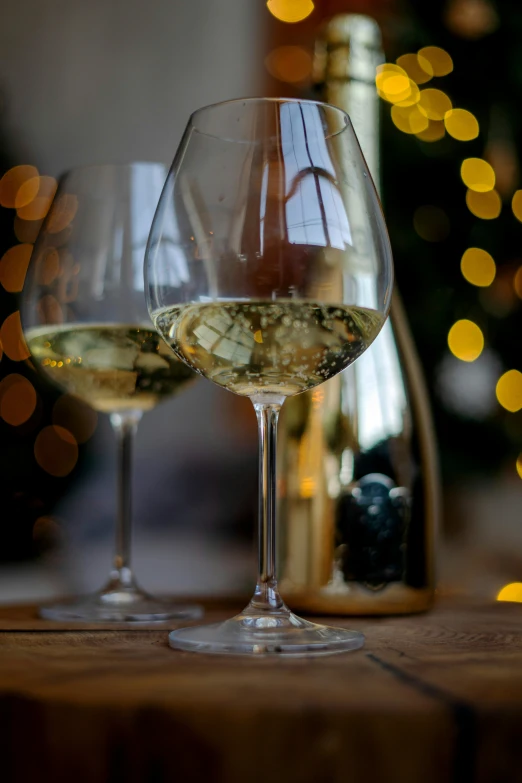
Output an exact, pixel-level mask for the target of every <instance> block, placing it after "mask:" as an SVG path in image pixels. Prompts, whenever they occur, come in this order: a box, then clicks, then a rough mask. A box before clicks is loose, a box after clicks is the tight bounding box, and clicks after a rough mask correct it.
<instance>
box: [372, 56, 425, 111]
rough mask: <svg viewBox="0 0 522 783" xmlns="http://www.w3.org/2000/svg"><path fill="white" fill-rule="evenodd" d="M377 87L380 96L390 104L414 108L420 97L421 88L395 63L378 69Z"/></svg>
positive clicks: (386, 64)
mask: <svg viewBox="0 0 522 783" xmlns="http://www.w3.org/2000/svg"><path fill="white" fill-rule="evenodd" d="M375 85H376V87H377V93H378V94H379V96H380V97H381V98H382V99H383V100H385V101H388V103H394V104H399V105H401V106H413V105H414V104H415V103H417V102H418V100H419V97H420V92H419V88H418V87H417V85H416V84H415V82H414V81H412V80H411V79H410V78H409V76H408V74H407V73H406V71H405V70H404V69H403V68H401V67H400V66H398V65H394V64H393V63H384V64H383V65H378V66H377V68H376V75H375Z"/></svg>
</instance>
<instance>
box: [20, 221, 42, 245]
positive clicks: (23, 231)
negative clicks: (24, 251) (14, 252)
mask: <svg viewBox="0 0 522 783" xmlns="http://www.w3.org/2000/svg"><path fill="white" fill-rule="evenodd" d="M42 223H43V220H23V219H22V218H20V217H18V215H17V216H16V217H15V219H14V224H13V227H14V232H15V237H16V238H17V239H18V241H19V242H24V243H25V244H30V245H34V243H35V242H36V239H37V237H38V233H39V231H40V228H41V227H42Z"/></svg>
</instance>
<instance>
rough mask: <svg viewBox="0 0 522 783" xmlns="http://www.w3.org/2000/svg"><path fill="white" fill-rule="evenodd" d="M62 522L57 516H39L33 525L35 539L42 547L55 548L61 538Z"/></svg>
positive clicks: (40, 547)
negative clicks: (60, 522)
mask: <svg viewBox="0 0 522 783" xmlns="http://www.w3.org/2000/svg"><path fill="white" fill-rule="evenodd" d="M60 533H61V529H60V524H59V522H58V520H57V519H56V518H55V517H51V516H49V515H47V514H46V515H44V516H42V517H38V519H37V520H36V522H35V523H34V525H33V541H34V543H35V544H36V545H37V546H38V548H39V549H40V550H41V549H53V548H54V547H55V546H56V542H57V540H58V539H59V538H60Z"/></svg>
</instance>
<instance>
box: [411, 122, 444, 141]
mask: <svg viewBox="0 0 522 783" xmlns="http://www.w3.org/2000/svg"><path fill="white" fill-rule="evenodd" d="M445 133H446V130H445V128H444V123H443V122H442V121H441V120H428V127H427V128H425V129H424V130H421V131H419V133H416V134H415V135H416V136H417V138H418V139H421V140H422V141H428V142H434V141H440V140H441V139H443V138H444V134H445Z"/></svg>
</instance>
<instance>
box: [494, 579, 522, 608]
mask: <svg viewBox="0 0 522 783" xmlns="http://www.w3.org/2000/svg"><path fill="white" fill-rule="evenodd" d="M497 601H511V602H512V603H517V604H519V603H522V582H512V583H511V584H509V585H506V586H505V587H503V588H502V590H500V592H499V594H498V595H497Z"/></svg>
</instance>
